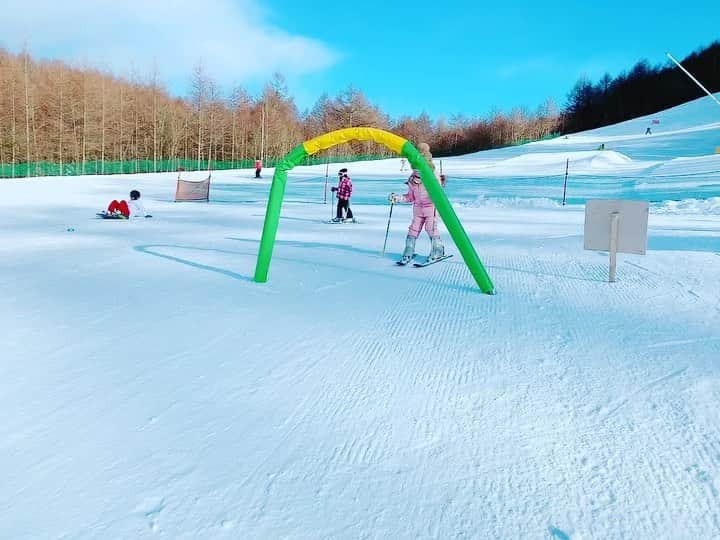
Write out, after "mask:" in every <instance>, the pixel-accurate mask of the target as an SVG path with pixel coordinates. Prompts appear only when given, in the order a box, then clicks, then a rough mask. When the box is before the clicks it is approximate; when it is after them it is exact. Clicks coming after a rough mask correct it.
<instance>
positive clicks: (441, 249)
mask: <svg viewBox="0 0 720 540" xmlns="http://www.w3.org/2000/svg"><path fill="white" fill-rule="evenodd" d="M431 240H432V247H431V248H430V255H428V258H427V260H428V262H433V261H437V260H438V259H442V258H443V257H444V256H445V246H444V245H443V243H442V240H440V237H439V236H434V237H433V238H432V239H431Z"/></svg>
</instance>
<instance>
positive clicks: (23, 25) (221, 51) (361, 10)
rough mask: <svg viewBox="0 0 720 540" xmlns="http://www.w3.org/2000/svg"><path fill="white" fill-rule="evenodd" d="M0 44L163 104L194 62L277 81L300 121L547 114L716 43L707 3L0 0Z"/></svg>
mask: <svg viewBox="0 0 720 540" xmlns="http://www.w3.org/2000/svg"><path fill="white" fill-rule="evenodd" d="M6 3H7V4H8V5H7V7H6V8H5V9H3V10H2V12H1V13H0V24H2V27H3V28H4V29H6V31H4V33H3V35H2V36H0V44H1V45H2V46H4V47H6V48H8V49H10V50H19V49H20V48H21V47H22V46H23V44H26V46H27V47H28V49H29V50H30V52H31V53H33V54H34V55H37V56H41V57H44V58H61V59H64V60H68V61H71V62H73V63H76V64H83V65H92V66H96V67H100V68H102V69H106V70H109V71H112V72H113V73H115V74H118V75H123V76H128V75H130V74H131V73H133V74H134V76H135V77H138V78H140V79H143V78H145V79H147V78H149V76H150V75H149V74H150V72H151V71H152V69H153V68H152V66H153V65H156V66H157V69H158V72H159V75H160V77H161V79H162V80H163V81H165V83H166V84H167V86H168V87H169V89H170V90H171V91H172V92H173V93H175V94H180V95H182V94H184V93H186V92H187V89H188V88H189V79H190V74H191V72H192V69H193V66H194V65H195V64H197V62H199V61H201V62H202V63H203V65H204V66H205V68H206V70H207V71H208V72H209V73H210V75H211V76H212V77H213V78H214V79H215V80H217V81H218V83H219V84H220V85H221V87H222V88H223V89H225V90H229V89H230V88H231V87H232V86H233V85H236V84H238V85H242V86H244V87H246V88H247V89H249V90H250V91H251V92H257V91H258V90H259V88H260V87H261V85H262V83H263V81H265V80H267V79H269V78H270V77H271V76H272V73H273V72H275V71H278V72H281V73H283V74H284V75H285V76H286V78H287V81H288V87H289V92H290V94H291V95H292V96H294V97H295V100H296V103H297V105H298V107H299V108H300V109H301V110H302V109H305V108H310V107H312V105H313V104H314V103H315V101H316V100H317V99H318V98H319V97H320V95H321V94H322V93H323V92H328V93H329V94H330V95H331V96H332V95H335V94H337V93H338V92H339V91H341V90H343V89H344V88H346V87H347V86H348V85H350V84H352V85H354V86H355V87H356V88H358V89H360V90H362V91H363V92H364V93H365V94H366V95H367V96H368V98H369V99H370V101H371V102H373V103H375V104H377V105H379V106H380V107H381V108H382V109H383V110H384V111H385V112H387V113H389V114H390V115H391V116H392V117H394V118H397V117H399V116H401V115H404V114H409V115H417V114H420V113H421V112H423V111H424V112H427V113H428V114H430V116H431V117H433V118H435V119H437V118H439V117H440V116H444V117H446V118H449V117H451V116H452V115H454V114H463V115H466V116H482V115H486V114H488V113H489V112H490V111H491V110H493V109H500V110H504V111H509V110H510V109H511V108H513V107H516V106H521V107H522V106H524V107H527V108H529V109H531V110H534V109H535V108H536V107H538V106H539V105H540V104H542V103H543V102H544V101H545V99H546V98H548V97H550V98H553V99H554V100H555V102H556V103H557V105H558V106H562V105H563V104H564V102H565V98H566V95H567V93H568V92H569V91H570V89H571V88H572V86H573V84H574V83H575V81H576V80H577V79H578V77H579V76H581V75H587V76H588V77H590V78H591V79H593V80H597V79H598V78H599V77H600V76H601V75H602V74H604V73H605V72H608V73H610V75H612V76H615V75H617V74H618V73H619V72H620V71H622V70H625V69H629V68H630V67H631V66H632V65H633V64H634V63H635V62H636V61H637V60H639V59H642V58H644V59H647V60H648V61H649V62H650V63H651V64H653V65H655V64H657V63H664V62H665V61H666V58H665V52H666V51H670V52H671V53H673V54H674V55H675V56H676V57H678V58H682V57H683V56H685V55H687V54H688V53H690V52H692V51H693V50H695V49H697V48H698V47H700V46H703V45H707V44H709V43H710V42H712V41H713V40H715V39H720V27H719V26H718V24H717V22H718V21H720V4H719V3H717V2H714V1H712V0H704V1H702V2H698V1H689V2H685V3H683V4H682V6H681V7H682V9H679V7H678V6H675V9H674V10H671V9H664V8H663V4H661V3H658V2H657V1H655V2H650V1H644V0H642V1H627V0H625V1H622V2H621V1H618V0H604V1H603V2H587V3H585V2H584V3H582V5H578V4H579V3H576V2H559V1H555V2H553V1H545V2H529V1H516V2H511V3H509V5H499V3H498V4H497V5H494V4H492V5H491V4H486V3H484V2H481V1H477V0H475V1H470V0H467V1H466V0H457V1H448V2H447V3H446V4H442V3H438V2H433V3H430V2H425V1H423V0H417V1H416V2H414V3H412V4H410V3H399V2H386V1H380V0H364V1H363V2H330V1H327V0H315V1H313V2H297V1H293V2H289V1H284V0H263V1H258V0H204V1H203V2H196V1H194V0H175V1H170V0H154V1H151V2H148V1H147V0H125V1H124V2H120V3H119V2H116V1H110V0H74V1H73V0H68V1H66V2H56V1H54V0H53V1H49V0H6Z"/></svg>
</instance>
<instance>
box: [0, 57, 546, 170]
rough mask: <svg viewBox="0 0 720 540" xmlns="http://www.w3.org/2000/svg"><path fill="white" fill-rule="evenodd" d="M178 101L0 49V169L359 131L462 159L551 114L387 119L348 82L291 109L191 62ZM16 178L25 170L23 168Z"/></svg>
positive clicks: (244, 146) (245, 149)
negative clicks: (220, 80)
mask: <svg viewBox="0 0 720 540" xmlns="http://www.w3.org/2000/svg"><path fill="white" fill-rule="evenodd" d="M189 87H190V91H189V93H188V95H187V96H186V97H182V98H181V97H174V96H171V95H170V93H169V92H168V91H167V89H166V88H164V86H163V84H162V82H161V81H160V80H159V77H158V73H157V71H155V72H153V73H151V74H149V75H146V76H144V77H139V76H136V77H133V78H131V79H125V78H120V77H116V76H113V75H111V74H108V73H104V72H102V71H100V70H97V69H92V68H80V67H76V66H71V65H69V64H67V63H65V62H61V61H57V60H55V61H38V60H34V59H33V58H31V57H30V55H29V54H28V53H27V52H21V53H18V54H13V53H10V52H8V51H6V50H2V49H0V166H3V165H8V164H22V163H37V162H48V163H56V164H59V165H60V167H61V168H62V166H63V164H68V163H75V164H80V165H81V166H83V167H82V170H84V164H86V163H88V162H99V166H98V172H100V173H102V172H105V170H104V164H105V163H108V162H111V161H113V162H118V161H121V162H124V161H131V160H144V161H148V160H149V161H150V162H152V163H153V164H154V167H151V170H159V168H158V165H157V164H158V163H159V162H161V161H162V160H168V159H170V160H172V159H178V160H184V161H185V162H188V161H195V162H197V165H198V168H200V165H201V163H206V162H207V161H210V160H213V161H223V162H228V161H229V162H238V161H243V160H245V161H247V160H253V159H257V158H263V159H265V161H266V162H273V161H274V160H276V159H279V158H281V157H282V156H284V155H285V154H286V153H287V152H288V151H289V150H291V149H292V148H294V147H295V146H296V145H297V144H299V143H300V142H302V141H303V140H306V139H309V138H312V137H314V136H316V135H320V134H322V133H326V132H328V131H332V130H335V129H340V128H346V127H354V126H371V127H376V128H380V129H385V130H389V131H392V132H394V133H397V134H398V135H400V136H403V137H405V138H407V139H409V140H412V141H414V142H416V143H417V142H419V141H426V142H428V143H429V144H430V145H431V147H432V148H433V152H434V153H435V155H437V156H443V155H451V154H458V153H465V152H471V151H475V150H482V149H487V148H493V147H496V146H503V145H507V144H516V143H518V142H522V141H526V140H533V139H538V138H542V137H546V136H548V135H550V134H552V133H554V132H557V130H558V125H559V124H558V121H559V118H560V115H559V113H558V110H557V108H556V106H555V105H554V103H553V102H552V101H551V100H548V101H547V102H546V103H545V104H544V105H543V106H542V107H539V108H538V110H537V111H534V112H528V111H526V110H524V109H515V110H513V111H511V112H510V113H509V114H504V113H502V112H499V111H496V112H493V113H492V114H491V115H489V117H488V118H466V117H463V116H455V117H453V118H451V119H449V120H446V119H444V118H440V119H439V120H437V121H433V120H431V119H430V117H429V116H428V115H427V114H424V113H423V114H420V115H419V116H417V117H412V116H403V117H400V118H398V119H391V118H390V117H389V116H388V115H387V114H385V113H384V112H383V111H381V110H380V108H379V107H377V106H376V105H373V104H372V103H370V102H369V100H368V99H367V97H366V96H365V95H364V94H363V93H362V91H360V90H359V89H357V88H355V87H354V86H349V87H347V88H346V89H344V90H343V91H341V92H340V93H339V94H338V95H336V96H329V95H327V94H324V95H322V96H321V97H320V98H319V99H318V100H317V102H316V103H315V105H314V106H313V107H312V108H311V109H310V110H307V111H303V112H301V111H299V110H298V108H297V106H296V105H295V102H294V99H293V98H292V96H290V94H289V93H288V89H287V85H286V82H285V80H284V78H283V76H282V75H280V74H275V75H274V76H273V77H272V78H271V80H269V81H268V82H267V83H266V84H265V85H264V87H263V89H262V91H261V92H260V93H259V95H256V96H253V95H250V93H249V92H248V91H247V90H246V89H244V88H243V87H240V86H238V87H236V88H233V89H231V90H230V91H229V92H224V91H223V90H221V89H220V87H219V86H218V84H217V83H216V82H215V81H214V80H213V79H212V77H210V76H209V75H208V74H207V72H206V71H205V69H204V68H203V66H202V65H197V66H196V67H195V69H194V71H193V73H192V74H191V77H190V85H189ZM326 152H327V153H330V154H335V155H342V156H345V157H347V156H353V155H367V154H374V155H388V151H387V150H386V149H385V148H384V147H380V146H379V145H377V144H376V143H373V142H363V141H353V142H350V143H348V144H345V145H340V146H337V147H334V148H333V149H330V150H327V151H326ZM27 171H28V173H27V174H30V168H29V167H27Z"/></svg>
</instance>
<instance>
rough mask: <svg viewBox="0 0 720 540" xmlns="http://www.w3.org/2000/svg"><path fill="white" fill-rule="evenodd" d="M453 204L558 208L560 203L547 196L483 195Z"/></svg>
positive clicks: (476, 206)
mask: <svg viewBox="0 0 720 540" xmlns="http://www.w3.org/2000/svg"><path fill="white" fill-rule="evenodd" d="M453 205H455V206H461V207H465V208H559V207H560V206H561V204H560V203H559V202H557V201H554V200H552V199H548V198H547V197H534V198H524V197H485V196H480V197H478V198H477V199H475V200H474V201H465V202H462V201H460V202H456V201H453Z"/></svg>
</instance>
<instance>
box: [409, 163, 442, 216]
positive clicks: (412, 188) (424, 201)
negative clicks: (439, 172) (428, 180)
mask: <svg viewBox="0 0 720 540" xmlns="http://www.w3.org/2000/svg"><path fill="white" fill-rule="evenodd" d="M416 174H419V173H417V172H415V171H413V174H411V175H410V178H408V192H407V193H406V194H405V195H403V196H402V201H403V202H408V203H413V206H422V207H423V208H427V207H431V206H434V205H433V202H432V200H430V195H428V192H427V190H426V189H425V186H424V185H422V184H416V183H415V182H413V181H412V179H413V177H414V176H415V175H416ZM438 181H439V180H438Z"/></svg>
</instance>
